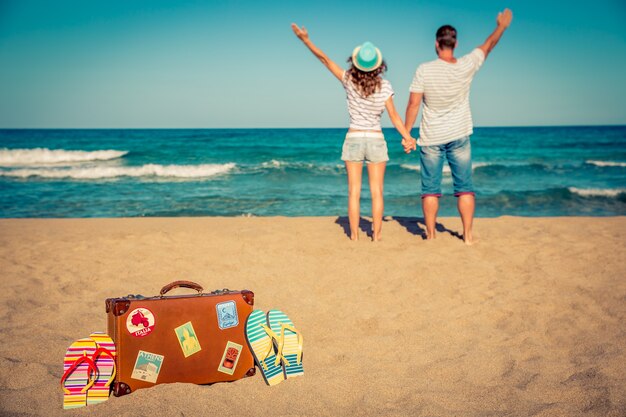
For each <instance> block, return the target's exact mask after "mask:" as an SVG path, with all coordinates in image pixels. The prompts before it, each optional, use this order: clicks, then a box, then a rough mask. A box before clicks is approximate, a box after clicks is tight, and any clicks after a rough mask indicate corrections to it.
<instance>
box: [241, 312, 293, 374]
mask: <svg viewBox="0 0 626 417" xmlns="http://www.w3.org/2000/svg"><path fill="white" fill-rule="evenodd" d="M277 337H278V336H277V335H275V334H273V332H272V330H271V329H270V328H269V327H267V318H266V316H265V313H264V312H262V311H261V310H254V311H253V312H252V313H250V315H249V316H248V320H247V321H246V340H247V342H248V346H250V351H251V352H252V356H253V357H254V361H255V362H256V364H257V366H258V367H259V369H260V370H261V375H263V379H264V380H265V382H266V383H267V385H277V384H280V383H281V382H283V381H284V380H285V374H284V372H283V366H282V364H281V363H280V358H277V357H276V354H274V345H273V343H272V339H273V338H277Z"/></svg>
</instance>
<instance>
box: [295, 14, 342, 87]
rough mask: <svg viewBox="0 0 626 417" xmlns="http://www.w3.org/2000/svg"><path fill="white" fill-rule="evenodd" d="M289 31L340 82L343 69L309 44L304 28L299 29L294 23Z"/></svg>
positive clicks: (307, 34) (311, 43)
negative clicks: (291, 30) (291, 31)
mask: <svg viewBox="0 0 626 417" xmlns="http://www.w3.org/2000/svg"><path fill="white" fill-rule="evenodd" d="M291 29H293V33H295V34H296V36H297V37H298V38H300V40H301V41H302V43H304V44H305V45H306V46H307V48H309V49H310V50H311V52H312V53H313V55H315V56H316V57H317V58H318V59H319V60H320V61H322V64H324V66H325V67H326V68H328V70H329V71H330V72H332V73H333V75H334V76H335V77H337V79H338V80H339V81H341V79H342V78H343V68H341V67H340V66H339V65H337V64H336V63H335V62H334V61H333V60H331V59H330V58H328V56H326V54H325V53H324V52H323V51H322V50H321V49H320V48H318V47H317V46H315V44H314V43H313V42H311V40H310V39H309V32H307V30H306V28H305V27H304V26H302V28H300V27H298V25H296V24H295V23H292V24H291Z"/></svg>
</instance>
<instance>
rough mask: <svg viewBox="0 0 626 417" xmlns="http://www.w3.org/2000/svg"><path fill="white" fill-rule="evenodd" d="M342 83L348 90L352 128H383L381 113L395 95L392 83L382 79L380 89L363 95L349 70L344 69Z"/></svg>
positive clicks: (347, 96)
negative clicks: (365, 95) (388, 100)
mask: <svg viewBox="0 0 626 417" xmlns="http://www.w3.org/2000/svg"><path fill="white" fill-rule="evenodd" d="M341 83H342V84H343V87H344V88H345V90H346V98H347V100H348V113H349V114H350V129H355V130H381V128H380V115H381V114H383V111H384V110H385V102H386V101H387V99H388V98H389V97H391V96H392V95H393V88H392V87H391V83H390V82H389V81H387V80H384V79H383V80H382V83H381V85H380V89H379V90H378V91H376V92H374V93H372V94H370V95H369V96H368V97H363V96H362V95H361V94H360V93H359V91H358V90H357V89H356V87H355V86H354V84H353V83H352V80H351V78H350V75H349V74H348V71H344V73H343V77H342V78H341Z"/></svg>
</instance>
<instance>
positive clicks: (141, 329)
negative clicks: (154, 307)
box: [126, 308, 154, 337]
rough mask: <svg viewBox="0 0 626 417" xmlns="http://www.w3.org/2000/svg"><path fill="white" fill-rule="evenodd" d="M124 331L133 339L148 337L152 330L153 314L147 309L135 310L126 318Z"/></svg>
mask: <svg viewBox="0 0 626 417" xmlns="http://www.w3.org/2000/svg"><path fill="white" fill-rule="evenodd" d="M126 329H128V332H129V333H130V334H132V335H133V336H135V337H144V336H147V335H149V334H150V333H151V332H152V330H153V329H154V314H152V311H150V310H148V309H147V308H136V309H134V310H133V311H131V312H130V313H129V314H128V317H126Z"/></svg>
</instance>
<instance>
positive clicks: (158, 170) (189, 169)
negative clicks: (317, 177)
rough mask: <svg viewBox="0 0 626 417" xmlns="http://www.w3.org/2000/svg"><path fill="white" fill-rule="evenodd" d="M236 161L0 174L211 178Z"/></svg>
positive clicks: (102, 177)
mask: <svg viewBox="0 0 626 417" xmlns="http://www.w3.org/2000/svg"><path fill="white" fill-rule="evenodd" d="M235 166H236V165H235V164H234V163H227V164H202V165H157V164H147V165H141V166H136V167H85V168H82V167H81V168H78V167H77V168H69V169H43V168H40V169H13V170H4V171H0V176H5V177H15V178H29V177H40V178H55V179H62V178H71V179H80V180H95V179H106V178H117V177H169V178H209V177H214V176H216V175H221V174H226V173H228V172H230V171H231V170H233V169H234V168H235Z"/></svg>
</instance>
